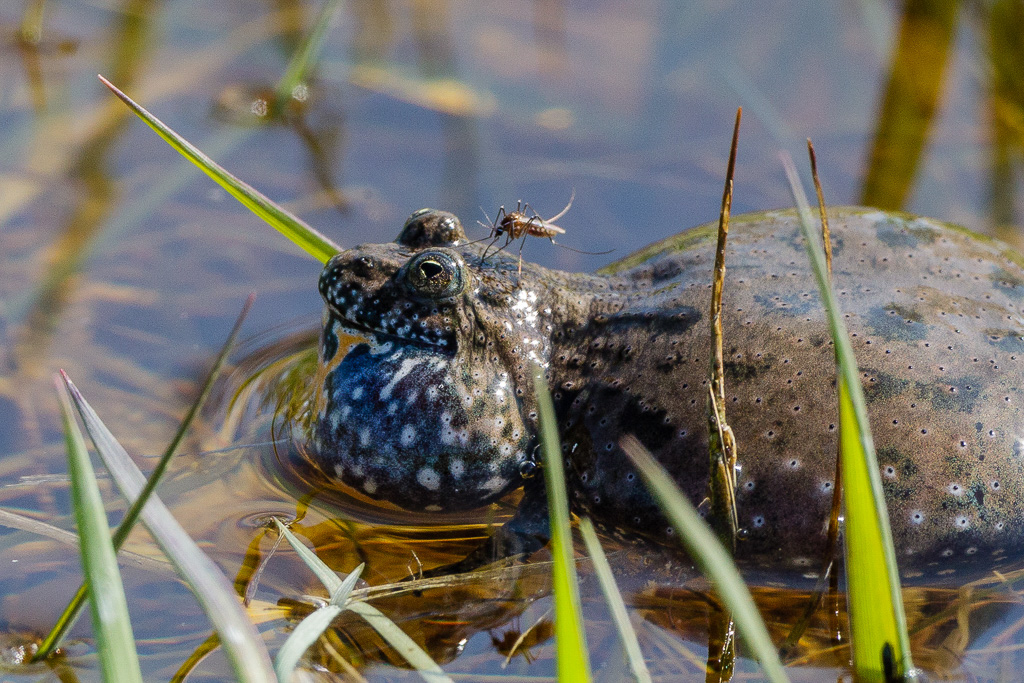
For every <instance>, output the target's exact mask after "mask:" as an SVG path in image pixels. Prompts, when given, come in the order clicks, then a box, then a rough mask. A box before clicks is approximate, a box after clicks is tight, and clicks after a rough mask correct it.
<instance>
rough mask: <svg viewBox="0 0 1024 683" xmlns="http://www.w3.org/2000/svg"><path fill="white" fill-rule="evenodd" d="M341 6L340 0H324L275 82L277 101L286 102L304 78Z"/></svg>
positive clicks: (280, 103)
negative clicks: (314, 19)
mask: <svg viewBox="0 0 1024 683" xmlns="http://www.w3.org/2000/svg"><path fill="white" fill-rule="evenodd" d="M339 7H341V0H326V2H325V3H324V6H323V8H322V9H321V10H320V14H319V15H318V16H317V18H316V22H315V23H314V24H313V29H312V30H311V31H310V32H309V33H308V34H307V35H306V37H305V38H304V39H303V41H302V44H300V45H299V48H298V49H297V50H296V51H295V53H294V54H293V55H292V58H291V61H289V62H288V67H287V68H286V69H285V71H284V75H283V76H281V80H280V81H278V83H277V88H276V94H277V98H276V99H277V103H278V105H279V106H280V105H282V104H284V103H285V102H287V101H288V100H289V99H290V98H291V97H292V95H293V93H294V92H295V89H296V88H297V87H298V86H299V85H301V84H302V81H303V80H305V78H306V74H307V73H309V69H310V68H311V67H312V65H313V64H314V63H316V58H317V56H318V55H319V54H320V50H321V48H323V45H324V38H325V37H326V36H327V31H328V29H330V28H331V26H332V25H333V24H334V20H335V18H336V17H337V16H338V8H339Z"/></svg>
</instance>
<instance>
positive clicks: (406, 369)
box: [380, 342, 423, 401]
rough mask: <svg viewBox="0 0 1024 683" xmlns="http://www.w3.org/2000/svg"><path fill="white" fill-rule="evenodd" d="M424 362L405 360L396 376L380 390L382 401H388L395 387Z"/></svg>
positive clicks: (411, 359)
mask: <svg viewBox="0 0 1024 683" xmlns="http://www.w3.org/2000/svg"><path fill="white" fill-rule="evenodd" d="M388 343H390V342H388ZM422 362H423V361H422V360H420V359H418V358H407V359H406V360H403V361H402V364H401V365H400V366H398V370H396V371H395V374H393V375H392V376H391V379H390V380H389V381H388V383H387V384H385V385H384V388H383V389H381V390H380V400H382V401H386V400H388V399H389V398H391V391H392V390H393V389H394V388H395V385H396V384H398V383H399V382H400V381H401V380H402V379H403V378H404V377H405V376H406V375H408V374H409V373H410V372H412V371H413V368H415V367H416V366H417V365H419V364H420V363H422Z"/></svg>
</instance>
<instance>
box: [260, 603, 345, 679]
mask: <svg viewBox="0 0 1024 683" xmlns="http://www.w3.org/2000/svg"><path fill="white" fill-rule="evenodd" d="M344 611H345V610H344V609H343V608H341V607H338V606H337V605H325V606H323V607H321V608H320V609H318V610H316V611H315V612H313V613H312V614H310V615H309V616H307V617H306V618H305V619H303V620H302V621H300V622H299V623H298V625H297V626H296V627H295V629H294V630H293V631H292V632H291V634H290V635H289V636H288V639H287V640H286V641H284V645H282V646H281V649H280V650H278V651H277V657H275V658H274V670H275V671H276V672H277V678H278V680H280V681H284V682H287V681H290V680H291V679H292V672H293V671H295V666H296V665H297V664H298V663H299V660H300V659H302V655H304V654H305V653H306V650H308V649H309V648H310V647H311V646H312V645H313V643H315V642H316V641H317V640H318V639H319V638H320V636H321V635H323V632H324V631H326V630H327V629H328V627H330V625H331V622H332V621H334V619H335V618H336V617H337V616H338V615H339V614H341V613H342V612H344Z"/></svg>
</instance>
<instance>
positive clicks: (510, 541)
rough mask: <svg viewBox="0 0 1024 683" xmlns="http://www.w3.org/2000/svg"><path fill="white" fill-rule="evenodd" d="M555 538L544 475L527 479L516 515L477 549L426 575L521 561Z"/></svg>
mask: <svg viewBox="0 0 1024 683" xmlns="http://www.w3.org/2000/svg"><path fill="white" fill-rule="evenodd" d="M550 537H551V530H550V526H549V524H548V497H547V492H546V491H545V488H544V479H543V477H534V478H532V479H529V480H527V482H526V484H525V485H524V487H523V497H522V499H521V500H520V501H519V507H518V508H517V509H516V514H515V516H513V517H512V519H510V520H509V521H507V522H505V523H504V524H502V525H501V526H500V527H498V529H497V530H496V531H495V532H494V533H493V534H492V535H491V536H490V538H488V539H487V540H486V541H484V542H483V543H481V544H480V545H479V546H478V547H477V548H476V550H474V551H473V552H471V553H470V554H469V555H467V556H466V557H465V558H463V559H462V560H460V561H458V562H455V563H453V564H447V565H443V566H441V567H434V568H433V569H431V570H429V571H426V572H424V573H423V576H424V578H430V577H437V576H449V575H451V574H464V573H466V572H471V571H473V570H475V569H479V568H480V567H483V566H486V565H489V564H493V563H495V562H500V561H502V560H507V561H509V562H510V563H515V562H520V561H522V560H525V559H526V558H527V557H529V556H530V555H532V554H533V553H535V552H537V551H538V550H540V549H541V548H543V547H544V546H545V545H547V543H548V539H550Z"/></svg>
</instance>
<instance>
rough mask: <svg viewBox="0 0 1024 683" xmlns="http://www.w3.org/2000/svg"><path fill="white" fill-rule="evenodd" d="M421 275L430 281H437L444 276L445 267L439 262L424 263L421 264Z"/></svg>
mask: <svg viewBox="0 0 1024 683" xmlns="http://www.w3.org/2000/svg"><path fill="white" fill-rule="evenodd" d="M420 273H422V274H423V277H425V278H426V279H428V280H435V279H437V278H438V277H440V276H441V275H442V274H444V267H443V266H442V265H441V264H440V263H438V262H437V261H424V262H423V263H421V264H420Z"/></svg>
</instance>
